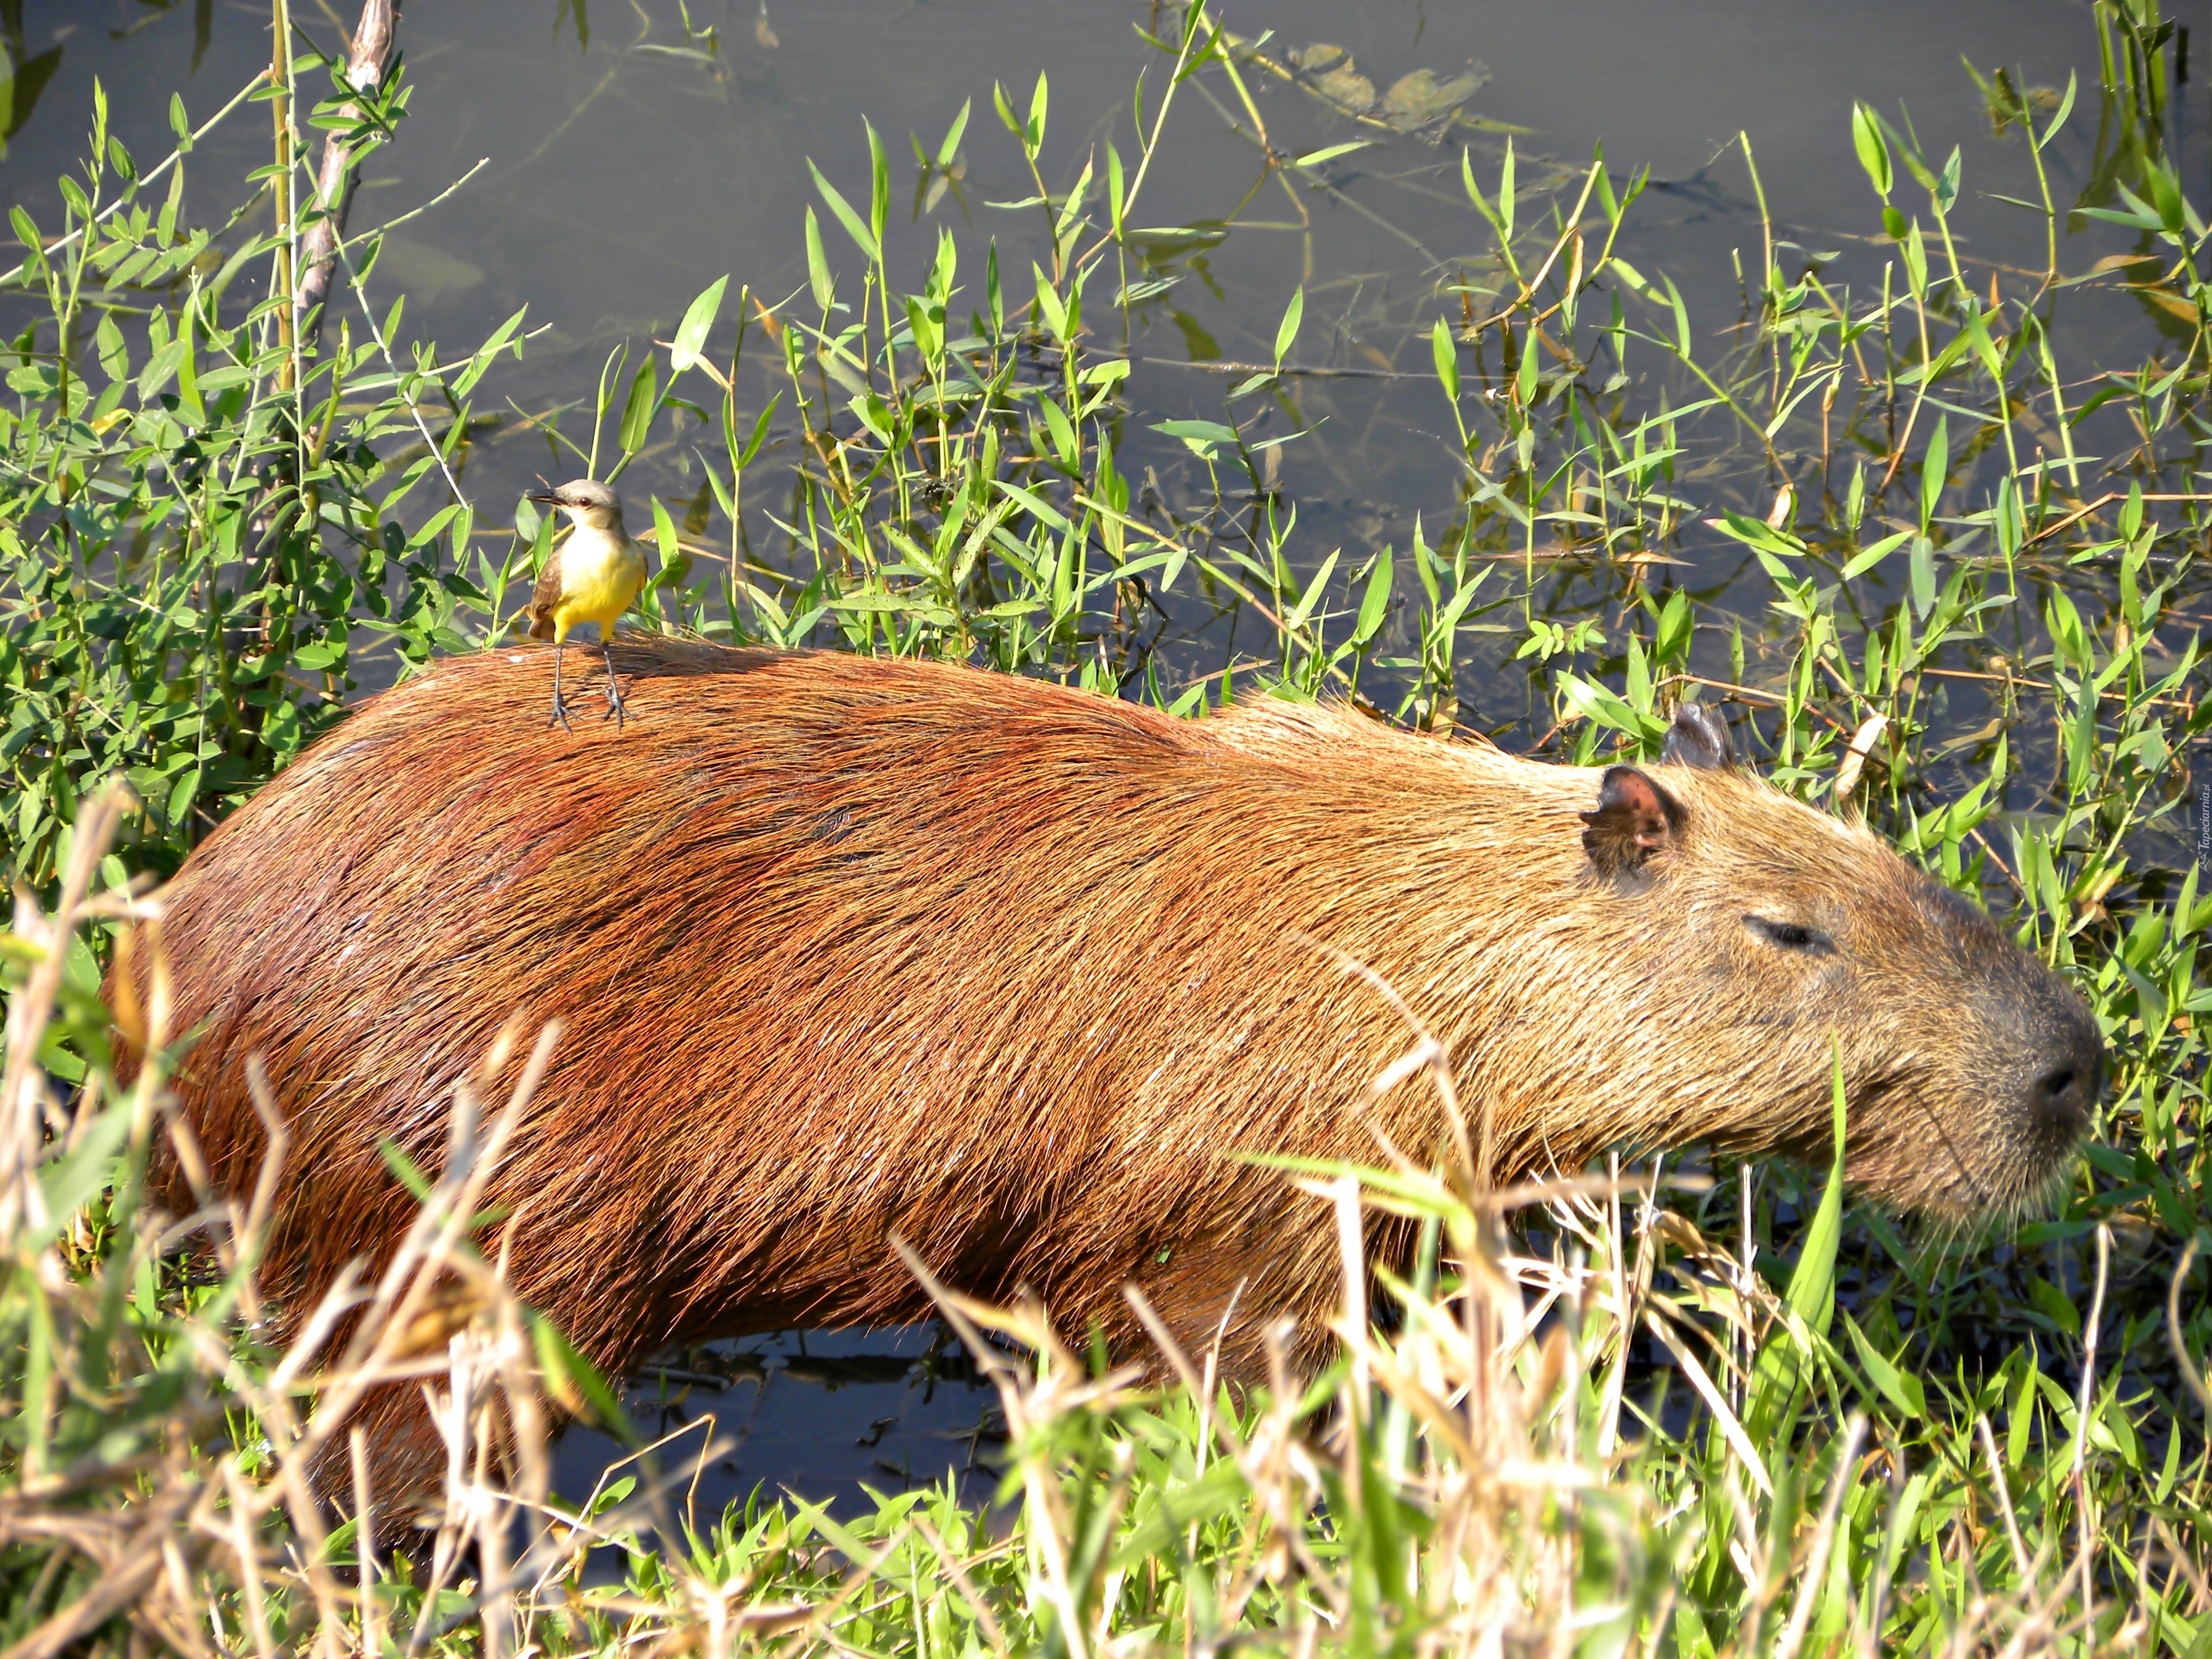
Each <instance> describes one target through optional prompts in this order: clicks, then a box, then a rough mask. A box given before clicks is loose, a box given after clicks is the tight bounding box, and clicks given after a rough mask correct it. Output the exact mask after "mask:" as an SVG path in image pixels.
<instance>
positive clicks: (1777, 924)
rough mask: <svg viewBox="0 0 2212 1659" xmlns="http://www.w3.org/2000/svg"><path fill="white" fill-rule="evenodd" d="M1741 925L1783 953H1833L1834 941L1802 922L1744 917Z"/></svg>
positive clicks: (1816, 954) (1762, 917) (1825, 954)
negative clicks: (1782, 950) (1777, 946)
mask: <svg viewBox="0 0 2212 1659" xmlns="http://www.w3.org/2000/svg"><path fill="white" fill-rule="evenodd" d="M1743 925H1744V926H1745V927H1748V928H1750V929H1751V931H1752V932H1753V933H1756V934H1758V935H1759V938H1761V939H1765V941H1766V942H1767V943H1768V944H1769V945H1779V946H1781V947H1782V949H1784V950H1785V951H1804V952H1805V953H1806V954H1807V955H1808V956H1816V957H1819V956H1828V955H1831V954H1832V953H1833V952H1834V951H1835V948H1836V941H1835V940H1833V939H1830V938H1829V937H1828V936H1827V935H1826V933H1822V932H1821V931H1820V929H1819V928H1817V927H1806V926H1805V925H1804V924H1803V923H1802V922H1795V921H1768V920H1767V919H1766V918H1765V916H1746V917H1745V918H1744V919H1743Z"/></svg>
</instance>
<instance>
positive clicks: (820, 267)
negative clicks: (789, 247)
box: [806, 207, 837, 315]
mask: <svg viewBox="0 0 2212 1659" xmlns="http://www.w3.org/2000/svg"><path fill="white" fill-rule="evenodd" d="M806 283H807V286H808V287H809V288H810V289H812V290H813V293H814V303H815V305H816V306H817V307H818V308H819V309H820V310H821V311H822V312H823V314H824V315H827V314H828V313H829V307H831V306H832V305H833V304H835V303H836V299H837V283H836V278H834V277H832V276H830V274H829V256H828V255H827V254H825V253H823V251H822V222H821V221H820V220H819V219H817V218H816V217H815V216H814V210H813V209H812V208H811V207H810V208H809V209H807V210H806Z"/></svg>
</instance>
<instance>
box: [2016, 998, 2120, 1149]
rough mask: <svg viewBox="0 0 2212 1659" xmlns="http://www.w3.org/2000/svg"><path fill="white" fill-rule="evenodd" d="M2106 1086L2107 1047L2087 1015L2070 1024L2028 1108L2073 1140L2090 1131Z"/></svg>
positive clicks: (2030, 1096)
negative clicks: (2099, 1098) (2090, 1124)
mask: <svg viewBox="0 0 2212 1659" xmlns="http://www.w3.org/2000/svg"><path fill="white" fill-rule="evenodd" d="M2104 1086H2105V1043H2104V1039H2103V1037H2102V1036H2100V1034H2099V1032H2098V1030H2097V1027H2096V1023H2095V1022H2094V1021H2093V1020H2092V1019H2090V1018H2088V1016H2087V1014H2086V1013H2075V1015H2074V1017H2073V1018H2070V1019H2069V1020H2068V1021H2067V1022H2066V1032H2065V1036H2064V1037H2063V1039H2062V1041H2061V1042H2060V1044H2059V1045H2058V1052H2057V1053H2056V1054H2053V1055H2052V1056H2051V1059H2050V1061H2049V1063H2048V1064H2047V1065H2046V1066H2045V1069H2044V1071H2043V1072H2042V1073H2041V1074H2040V1075H2039V1076H2038V1077H2037V1079H2035V1081H2034V1083H2033V1085H2030V1087H2029V1090H2028V1105H2029V1107H2030V1108H2031V1109H2033V1111H2034V1112H2035V1113H2036V1115H2038V1116H2039V1118H2041V1119H2042V1120H2043V1121H2045V1123H2048V1124H2049V1125H2050V1126H2051V1127H2052V1128H2053V1129H2055V1130H2056V1131H2057V1132H2058V1133H2061V1134H2063V1135H2064V1136H2065V1137H2066V1138H2067V1139H2069V1140H2070V1139H2075V1138H2076V1137H2078V1136H2080V1135H2081V1134H2082V1133H2084V1132H2086V1131H2087V1128H2088V1127H2089V1114H2090V1113H2091V1111H2093V1109H2095V1107H2096V1104H2097V1097H2098V1096H2099V1095H2100V1094H2101V1093H2102V1092H2103V1091H2104Z"/></svg>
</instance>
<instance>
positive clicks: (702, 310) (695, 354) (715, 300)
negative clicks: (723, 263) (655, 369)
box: [668, 276, 730, 374]
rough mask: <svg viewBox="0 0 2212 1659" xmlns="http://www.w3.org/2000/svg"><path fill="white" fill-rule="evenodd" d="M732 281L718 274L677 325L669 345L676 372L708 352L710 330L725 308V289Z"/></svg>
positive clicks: (670, 360) (671, 370)
mask: <svg viewBox="0 0 2212 1659" xmlns="http://www.w3.org/2000/svg"><path fill="white" fill-rule="evenodd" d="M729 285H730V279H729V278H728V277H727V276H717V277H716V278H715V279H714V283H713V285H712V286H711V287H709V288H708V289H706V291H705V292H703V293H702V294H701V295H699V297H698V298H697V299H696V300H694V301H692V302H691V306H690V309H689V310H687V311H686V312H685V313H684V320H683V321H682V322H680V323H678V325H676V338H675V339H674V340H673V341H672V342H671V343H670V345H669V349H668V367H669V372H670V373H671V374H682V373H683V372H684V370H685V369H687V368H691V367H692V366H693V365H694V364H696V363H697V362H698V361H699V359H700V358H701V357H702V356H704V355H705V347H706V344H707V333H708V330H710V329H711V328H713V327H714V318H715V316H716V314H717V313H720V310H721V308H722V291H723V289H726V288H727V287H728V286H729Z"/></svg>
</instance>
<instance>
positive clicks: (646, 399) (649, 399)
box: [616, 356, 660, 455]
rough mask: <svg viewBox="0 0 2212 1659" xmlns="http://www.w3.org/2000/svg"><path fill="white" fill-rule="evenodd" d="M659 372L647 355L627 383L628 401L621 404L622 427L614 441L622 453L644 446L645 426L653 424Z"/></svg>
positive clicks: (634, 451) (632, 453)
mask: <svg viewBox="0 0 2212 1659" xmlns="http://www.w3.org/2000/svg"><path fill="white" fill-rule="evenodd" d="M659 380H660V375H659V371H658V370H657V369H655V368H653V359H652V358H651V357H649V356H648V357H647V359H646V360H645V361H644V362H641V363H640V364H639V365H638V366H637V374H636V375H635V377H634V378H633V379H632V380H631V381H630V383H629V402H628V403H627V404H623V417H622V429H621V431H620V433H619V434H618V435H617V439H616V441H617V442H618V443H619V444H621V445H622V447H623V453H624V454H626V455H635V454H636V453H637V452H638V451H639V450H641V449H642V448H644V447H645V435H646V431H647V428H649V427H651V426H652V424H653V410H654V409H655V408H656V407H657V406H658V404H659V391H660V386H659Z"/></svg>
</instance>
